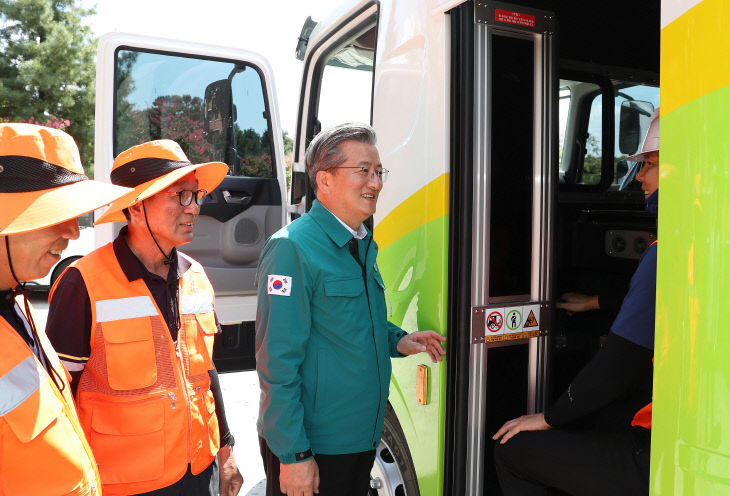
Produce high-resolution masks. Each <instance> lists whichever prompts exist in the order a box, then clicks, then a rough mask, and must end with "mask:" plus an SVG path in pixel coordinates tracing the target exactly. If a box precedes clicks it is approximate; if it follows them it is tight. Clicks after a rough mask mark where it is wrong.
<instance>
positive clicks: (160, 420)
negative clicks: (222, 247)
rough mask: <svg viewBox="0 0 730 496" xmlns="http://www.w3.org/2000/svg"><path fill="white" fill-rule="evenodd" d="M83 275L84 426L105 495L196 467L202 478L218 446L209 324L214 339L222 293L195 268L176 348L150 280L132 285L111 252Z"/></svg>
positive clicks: (163, 481) (88, 262) (86, 262)
mask: <svg viewBox="0 0 730 496" xmlns="http://www.w3.org/2000/svg"><path fill="white" fill-rule="evenodd" d="M75 267H76V268H77V269H78V270H79V272H80V273H81V276H82V277H83V279H84V283H85V285H86V288H87V291H88V295H89V301H90V303H91V308H92V328H91V336H92V337H91V353H90V355H89V360H88V362H87V363H86V367H85V368H84V372H83V373H82V376H81V379H80V381H79V389H78V395H77V398H78V400H77V401H78V406H79V417H80V418H81V425H82V426H83V428H84V430H85V431H86V433H87V436H88V437H89V440H90V444H91V447H92V449H93V450H94V454H95V456H96V459H97V461H98V463H99V471H100V473H101V478H102V483H103V484H104V486H103V490H104V495H105V496H114V495H127V494H138V493H146V492H150V491H154V490H157V489H161V488H164V487H167V486H169V485H171V484H173V483H174V482H175V481H177V480H179V479H180V478H181V477H182V476H183V474H184V473H185V471H186V469H187V467H188V464H190V466H191V471H192V473H193V474H194V475H197V474H199V473H200V472H202V471H203V470H205V469H206V468H207V467H208V466H209V465H210V464H211V463H212V462H213V459H214V458H215V454H216V453H217V451H218V444H219V432H218V420H217V417H216V415H215V401H214V400H213V396H212V392H211V391H210V376H209V374H208V371H209V370H210V369H212V368H213V364H212V362H211V359H210V353H209V352H208V351H207V344H208V343H207V338H208V336H207V335H208V334H209V333H210V331H211V329H210V328H211V326H210V324H209V321H210V319H211V318H212V333H213V334H214V333H215V330H216V328H215V317H214V313H213V310H214V294H213V290H212V286H211V285H210V282H209V281H208V280H207V278H206V276H205V272H204V271H203V270H202V267H200V265H199V264H198V263H197V262H194V261H193V262H192V265H191V268H189V269H188V270H186V271H185V273H183V274H182V275H181V277H180V279H179V281H178V285H179V298H178V300H179V301H178V303H179V310H180V317H181V318H180V323H181V327H180V329H179V330H178V333H177V341H176V342H173V341H172V338H171V336H170V332H169V329H168V328H167V324H166V322H165V319H164V317H163V316H162V315H161V313H160V311H159V310H158V308H157V305H156V302H155V300H154V299H153V297H152V296H151V294H150V292H149V288H147V286H146V284H145V282H144V280H143V279H136V280H133V281H130V280H129V279H127V277H126V275H125V274H124V272H123V270H122V268H121V267H120V265H119V261H118V260H117V258H116V256H115V254H114V249H113V245H112V244H109V245H106V246H104V247H102V248H99V249H98V250H95V251H94V252H92V253H90V254H89V255H87V256H86V257H84V258H83V259H81V260H79V261H78V262H76V265H75ZM200 311H204V312H205V313H202V314H200V313H197V312H200ZM185 312H195V313H185ZM204 323H205V324H207V327H206V325H204Z"/></svg>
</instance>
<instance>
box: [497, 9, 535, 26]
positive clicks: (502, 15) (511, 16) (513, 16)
mask: <svg viewBox="0 0 730 496" xmlns="http://www.w3.org/2000/svg"><path fill="white" fill-rule="evenodd" d="M494 20H495V21H497V22H504V23H505V24H514V25H517V26H526V27H528V28H534V27H535V16H534V15H530V14H523V13H521V12H513V11H511V10H503V9H494Z"/></svg>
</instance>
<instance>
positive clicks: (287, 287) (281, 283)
mask: <svg viewBox="0 0 730 496" xmlns="http://www.w3.org/2000/svg"><path fill="white" fill-rule="evenodd" d="M267 288H268V293H269V294H270V295H280V296H289V295H290V294H291V277H289V276H277V275H275V274H269V283H268V285H267Z"/></svg>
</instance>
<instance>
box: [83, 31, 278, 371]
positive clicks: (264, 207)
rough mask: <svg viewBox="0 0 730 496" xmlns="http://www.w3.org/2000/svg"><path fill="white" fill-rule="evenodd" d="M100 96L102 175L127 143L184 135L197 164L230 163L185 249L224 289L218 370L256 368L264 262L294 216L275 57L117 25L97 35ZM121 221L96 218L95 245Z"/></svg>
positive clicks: (98, 159) (219, 294) (181, 139)
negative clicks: (269, 244)
mask: <svg viewBox="0 0 730 496" xmlns="http://www.w3.org/2000/svg"><path fill="white" fill-rule="evenodd" d="M96 101H97V105H96V146H95V155H94V159H95V167H96V178H97V179H101V180H106V181H109V177H110V173H111V168H112V164H113V161H114V157H115V156H116V155H118V154H119V153H120V152H122V151H124V150H126V149H127V148H129V147H131V146H133V145H136V144H139V143H143V142H145V141H150V140H154V139H161V138H169V139H173V140H175V141H177V142H178V143H179V144H180V146H181V147H182V149H183V150H184V151H185V153H186V155H187V156H188V158H189V159H190V160H191V161H192V162H194V163H199V162H206V161H211V160H220V161H223V162H226V163H227V164H228V165H229V169H230V172H229V174H228V176H227V177H226V178H225V179H224V180H223V183H222V184H221V185H220V186H219V187H218V188H217V189H216V190H215V191H213V192H211V193H210V194H209V195H208V196H207V197H206V199H205V203H204V204H203V205H202V207H201V212H200V217H199V219H198V222H197V226H196V228H195V240H194V241H193V242H192V243H190V244H188V245H185V246H184V247H182V251H184V252H185V253H187V254H189V255H191V256H192V257H193V258H195V259H196V260H198V261H199V262H200V263H202V264H203V265H204V266H205V269H206V272H207V274H208V277H209V279H210V280H211V282H212V284H213V286H214V288H215V291H216V311H217V314H218V318H219V320H220V322H221V324H222V325H223V328H224V335H223V337H222V339H220V340H219V343H218V344H217V349H219V350H220V351H219V353H218V356H217V362H216V363H217V366H218V369H219V370H220V371H226V370H228V367H227V365H226V364H227V363H230V364H231V365H230V367H232V368H235V369H236V370H242V369H250V368H253V366H254V358H253V321H254V319H255V312H256V288H255V286H254V279H255V275H256V265H257V262H258V258H259V254H260V253H261V249H262V248H263V246H264V243H265V242H266V240H267V239H268V237H269V236H271V235H272V234H273V233H275V232H276V231H277V230H278V229H279V228H281V227H282V226H283V225H284V224H285V222H286V220H287V217H288V214H287V209H286V178H285V169H284V147H283V143H282V131H281V124H280V121H279V113H278V106H277V101H276V92H275V90H274V83H273V75H272V71H271V68H270V66H269V64H268V63H267V61H266V60H265V59H264V58H263V57H261V56H260V55H257V54H255V53H252V52H248V51H245V50H238V49H233V48H225V47H216V46H206V45H201V44H192V43H188V42H184V41H173V40H164V39H157V38H150V37H145V36H139V35H129V34H121V33H113V34H109V35H106V36H103V37H102V38H101V39H100V40H99V46H98V55H97V75H96ZM120 228H121V224H119V223H115V224H102V225H100V226H98V227H97V228H96V245H97V246H101V245H103V244H106V243H108V242H110V241H112V240H113V239H114V237H115V236H116V234H117V233H118V232H119V229H120ZM224 349H225V351H223V350H224ZM234 362H235V365H233V363H234Z"/></svg>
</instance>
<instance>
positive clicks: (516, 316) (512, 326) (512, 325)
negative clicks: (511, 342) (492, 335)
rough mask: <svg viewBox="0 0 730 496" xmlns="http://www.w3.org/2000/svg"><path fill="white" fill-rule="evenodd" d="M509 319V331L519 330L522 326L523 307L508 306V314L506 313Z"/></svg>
mask: <svg viewBox="0 0 730 496" xmlns="http://www.w3.org/2000/svg"><path fill="white" fill-rule="evenodd" d="M505 317H506V320H507V324H506V325H507V330H508V331H519V330H520V328H521V327H522V307H520V308H511V309H510V308H508V309H507V314H506V315H505Z"/></svg>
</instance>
